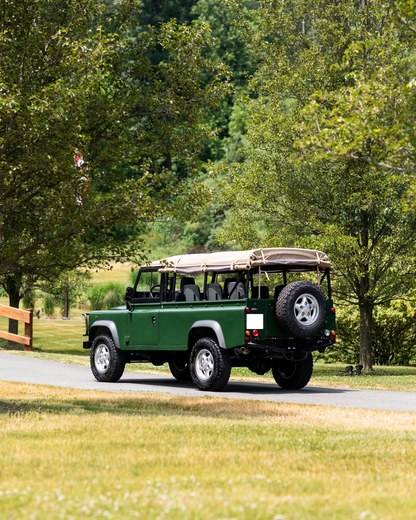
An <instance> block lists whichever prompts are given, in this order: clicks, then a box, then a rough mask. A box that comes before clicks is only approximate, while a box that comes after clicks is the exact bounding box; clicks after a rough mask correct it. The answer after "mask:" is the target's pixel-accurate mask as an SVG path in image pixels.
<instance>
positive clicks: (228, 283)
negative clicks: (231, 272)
mask: <svg viewBox="0 0 416 520" xmlns="http://www.w3.org/2000/svg"><path fill="white" fill-rule="evenodd" d="M233 282H234V283H236V282H237V278H226V279H225V280H224V299H227V298H228V295H229V294H230V291H229V289H228V286H229V285H230V283H233Z"/></svg>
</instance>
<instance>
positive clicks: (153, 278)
mask: <svg viewBox="0 0 416 520" xmlns="http://www.w3.org/2000/svg"><path fill="white" fill-rule="evenodd" d="M161 289H162V274H161V273H159V272H158V271H139V275H138V279H137V282H136V285H135V292H134V299H139V300H142V299H160V296H161Z"/></svg>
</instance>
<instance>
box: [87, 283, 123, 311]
mask: <svg viewBox="0 0 416 520" xmlns="http://www.w3.org/2000/svg"><path fill="white" fill-rule="evenodd" d="M125 292H126V288H125V286H124V285H123V284H121V283H117V282H108V283H103V284H98V283H97V284H94V285H93V286H91V287H90V288H89V290H88V301H89V303H90V307H91V309H96V310H101V309H111V308H112V307H117V306H119V305H123V303H124V295H125Z"/></svg>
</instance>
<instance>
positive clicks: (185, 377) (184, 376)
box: [169, 361, 192, 381]
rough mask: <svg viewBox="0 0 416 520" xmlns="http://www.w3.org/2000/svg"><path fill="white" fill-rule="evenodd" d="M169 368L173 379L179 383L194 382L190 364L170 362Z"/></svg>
mask: <svg viewBox="0 0 416 520" xmlns="http://www.w3.org/2000/svg"><path fill="white" fill-rule="evenodd" d="M169 368H170V371H171V374H172V375H173V377H174V378H175V379H177V380H178V381H191V380H192V377H191V372H190V370H189V363H187V362H184V361H169Z"/></svg>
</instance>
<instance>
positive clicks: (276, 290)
mask: <svg viewBox="0 0 416 520" xmlns="http://www.w3.org/2000/svg"><path fill="white" fill-rule="evenodd" d="M283 287H285V285H276V288H275V290H274V299H275V300H277V298H278V297H279V294H280V293H281V292H282V289H283Z"/></svg>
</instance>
